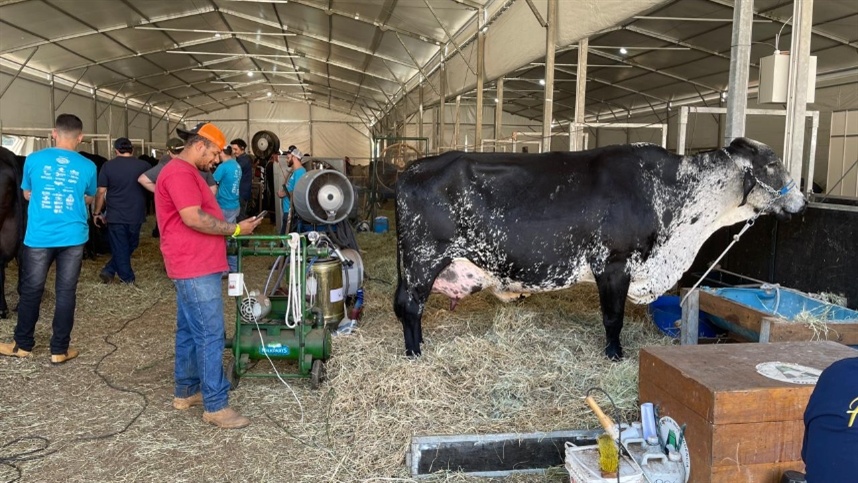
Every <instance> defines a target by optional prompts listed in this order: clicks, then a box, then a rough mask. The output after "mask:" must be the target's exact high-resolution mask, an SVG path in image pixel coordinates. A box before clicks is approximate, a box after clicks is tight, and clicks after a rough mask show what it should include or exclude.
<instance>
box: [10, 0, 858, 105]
mask: <svg viewBox="0 0 858 483" xmlns="http://www.w3.org/2000/svg"><path fill="white" fill-rule="evenodd" d="M732 4H733V2H732V1H730V0H673V1H664V0H588V1H583V0H576V1H574V2H573V1H559V18H558V28H559V33H558V49H559V52H558V55H557V59H556V62H557V64H558V67H557V70H556V79H557V85H556V89H557V93H556V95H555V100H554V105H555V116H556V117H557V118H560V119H568V118H571V117H572V106H573V105H574V96H575V82H574V77H575V76H574V72H575V68H574V67H572V66H571V65H572V64H575V62H576V61H577V52H576V50H575V43H576V42H577V41H578V40H579V39H581V38H584V37H589V38H590V52H589V63H590V64H591V66H590V68H589V71H588V88H587V111H588V114H589V115H591V117H596V116H598V117H603V118H605V119H610V118H611V117H612V116H613V118H620V117H624V116H627V115H628V113H636V112H641V111H649V110H652V111H657V110H659V109H663V108H665V107H666V105H667V102H668V101H673V102H680V101H687V100H699V101H701V102H705V103H710V102H717V98H718V97H719V96H720V95H721V93H722V92H723V91H724V90H725V89H726V86H727V75H728V70H729V56H730V33H731V26H732V23H731V22H730V19H732ZM481 9H483V10H484V13H483V15H484V19H483V21H484V22H485V23H486V25H488V30H487V32H486V61H485V73H486V78H487V79H488V80H489V81H492V80H494V79H496V78H497V77H499V76H501V75H506V76H507V78H508V79H509V80H508V81H507V83H506V86H505V88H506V90H507V91H506V92H505V95H504V98H505V109H507V110H508V111H510V112H515V113H517V114H519V115H522V116H525V117H528V118H531V119H535V120H538V119H540V118H541V116H542V98H543V94H542V88H541V86H540V85H539V84H538V83H537V82H538V80H539V79H540V78H542V77H543V76H544V67H543V66H540V65H535V64H531V63H532V62H539V61H540V59H542V58H543V57H544V55H545V33H544V32H545V30H544V28H543V27H542V25H541V23H543V22H544V19H545V18H546V13H545V11H546V1H545V0H325V1H320V0H288V1H286V0H279V1H257V0H194V1H183V2H178V1H175V0H146V1H142V2H132V1H130V0H6V1H3V0H0V68H2V70H3V72H5V73H6V74H10V75H14V74H15V73H16V72H17V71H18V70H19V69H21V70H22V75H26V76H29V77H34V76H35V77H37V78H40V79H45V78H47V75H49V74H53V75H54V76H55V82H56V83H57V84H58V85H65V86H71V85H72V84H73V83H77V87H78V88H83V89H86V90H89V89H90V88H95V89H97V91H98V92H99V93H100V94H101V96H102V97H106V98H108V99H109V98H111V97H113V96H114V95H115V96H116V99H118V100H120V101H124V100H126V99H127V100H128V101H129V103H130V104H132V105H135V106H142V105H148V106H152V107H153V109H154V110H156V111H160V112H163V110H165V109H167V110H169V112H170V115H172V116H174V117H175V118H178V117H199V116H200V115H205V114H207V113H210V112H213V111H217V110H222V109H227V108H229V107H232V106H236V105H240V104H245V103H247V102H249V101H252V100H254V99H259V98H266V97H268V93H271V97H273V98H275V99H284V100H286V99H291V100H300V101H306V102H309V103H311V104H315V105H320V106H324V107H326V108H329V109H331V110H335V111H339V112H342V113H346V114H349V115H352V116H355V117H358V118H361V119H363V120H365V121H372V120H373V119H378V118H380V117H383V116H384V115H385V114H386V113H387V112H388V111H389V110H390V108H391V106H392V105H393V104H395V103H397V102H399V101H401V99H402V98H403V96H404V95H407V94H409V93H413V92H414V89H415V87H416V86H418V85H419V84H420V83H421V82H423V83H424V84H426V85H427V88H426V89H424V92H425V94H426V98H425V100H424V102H425V103H427V104H428V103H431V102H433V101H437V99H438V93H437V91H438V86H439V82H438V79H437V75H438V69H437V68H438V66H439V64H440V63H441V61H442V58H444V59H446V64H447V76H448V78H447V85H448V95H450V96H453V95H455V94H460V93H463V94H466V95H467V93H468V92H470V91H472V90H473V88H474V85H475V84H476V82H475V72H476V69H475V65H476V42H474V40H475V38H476V34H477V29H478V24H479V21H480V19H479V16H480V11H481ZM755 12H756V16H755V18H756V19H757V20H758V21H759V22H755V24H754V29H753V40H754V42H755V43H754V45H753V48H752V54H751V58H752V63H753V65H752V70H751V79H750V80H751V82H752V83H753V82H755V80H756V79H757V78H758V72H757V69H756V67H757V62H758V59H759V58H760V57H764V56H766V55H769V54H770V53H771V52H772V51H773V50H774V44H775V41H776V38H778V37H779V47H780V49H781V50H787V49H788V48H789V41H790V32H791V26H790V25H789V22H788V19H789V17H790V16H791V14H792V4H791V2H783V1H781V0H756V2H755ZM636 15H646V16H648V17H649V18H635V16H636ZM652 17H672V18H674V19H667V20H665V19H654V18H652ZM813 18H814V35H813V39H812V46H811V49H812V53H813V55H817V56H818V57H819V60H818V73H819V74H820V78H819V79H818V84H819V85H825V83H826V82H828V83H843V82H852V83H854V82H856V81H858V74H856V72H858V3H856V2H854V1H852V0H824V1H817V2H815V5H814V17H813ZM693 19H698V20H693ZM718 19H721V20H722V21H717V20H718ZM700 20H707V21H700ZM778 34H780V35H778ZM619 47H626V48H628V49H629V51H628V53H627V54H620V53H619V52H618V49H619ZM668 47H669V48H671V49H682V50H664V49H665V48H668ZM22 66H25V67H24V68H22ZM251 71H252V72H253V73H254V74H253V77H249V76H248V72H251ZM487 86H488V88H489V89H491V87H490V86H491V84H487ZM4 87H5V86H3V85H0V91H2V90H3V88H4ZM67 88H68V87H66V89H67ZM0 101H2V99H0ZM408 104H409V107H408V109H407V110H411V111H413V110H414V108H415V107H414V105H413V103H412V102H411V100H409V102H408Z"/></svg>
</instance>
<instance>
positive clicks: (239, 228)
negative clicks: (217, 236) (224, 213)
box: [232, 223, 241, 238]
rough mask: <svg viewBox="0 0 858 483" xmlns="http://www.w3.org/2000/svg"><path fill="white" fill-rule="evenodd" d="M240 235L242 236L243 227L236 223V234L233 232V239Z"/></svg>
mask: <svg viewBox="0 0 858 483" xmlns="http://www.w3.org/2000/svg"><path fill="white" fill-rule="evenodd" d="M238 235H241V225H239V224H238V223H236V224H235V231H234V232H232V237H233V238H235V237H237V236H238Z"/></svg>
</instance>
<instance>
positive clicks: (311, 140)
mask: <svg viewBox="0 0 858 483" xmlns="http://www.w3.org/2000/svg"><path fill="white" fill-rule="evenodd" d="M245 106H247V144H250V141H251V137H250V102H247V103H245ZM310 107H311V108H312V106H310ZM168 136H169V134H168ZM227 142H229V141H227ZM312 143H313V123H310V146H311V147H312ZM310 154H313V151H310Z"/></svg>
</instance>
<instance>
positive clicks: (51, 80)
mask: <svg viewBox="0 0 858 483" xmlns="http://www.w3.org/2000/svg"><path fill="white" fill-rule="evenodd" d="M48 84H49V85H50V88H51V102H50V109H51V111H50V112H51V115H50V119H51V120H52V121H53V120H54V119H56V117H57V108H56V105H55V102H56V100H55V99H54V75H53V74H50V76H49V80H48Z"/></svg>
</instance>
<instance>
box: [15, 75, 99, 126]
mask: <svg viewBox="0 0 858 483" xmlns="http://www.w3.org/2000/svg"><path fill="white" fill-rule="evenodd" d="M11 80H12V76H10V75H6V74H0V89H3V88H5V87H6V86H7V85H8V84H9V82H10V81H11ZM48 96H50V89H49V88H48V87H47V86H44V85H41V84H38V83H35V82H30V81H28V80H26V79H24V78H21V77H18V78H17V79H15V82H14V83H13V84H12V85H11V86H10V87H9V90H7V91H6V93H5V94H3V98H2V99H0V124H2V126H3V128H6V127H31V128H50V127H53V125H54V119H52V118H51V115H50V110H51V107H50V101H49V100H48V99H49V97H48ZM84 127H86V126H84Z"/></svg>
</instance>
